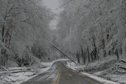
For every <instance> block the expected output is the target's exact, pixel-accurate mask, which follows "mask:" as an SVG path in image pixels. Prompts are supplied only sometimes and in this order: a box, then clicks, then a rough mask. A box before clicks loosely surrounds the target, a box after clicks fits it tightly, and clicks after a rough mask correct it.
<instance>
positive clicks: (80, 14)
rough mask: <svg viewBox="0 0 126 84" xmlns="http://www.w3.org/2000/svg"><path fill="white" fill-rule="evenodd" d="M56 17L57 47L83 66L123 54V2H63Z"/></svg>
mask: <svg viewBox="0 0 126 84" xmlns="http://www.w3.org/2000/svg"><path fill="white" fill-rule="evenodd" d="M62 3H63V4H64V5H63V6H64V10H63V11H62V13H61V14H60V21H59V24H58V25H57V27H58V31H57V32H58V35H59V36H58V39H57V41H58V43H59V45H61V46H62V47H63V50H64V51H67V53H69V54H71V56H74V58H73V59H76V60H77V61H78V63H81V64H85V63H90V62H93V61H95V60H100V59H104V58H105V57H110V56H113V58H117V60H120V59H122V58H125V53H126V44H125V43H126V41H125V39H126V28H125V26H126V25H125V17H126V16H125V15H126V13H125V8H126V1H125V0H65V1H63V2H62Z"/></svg>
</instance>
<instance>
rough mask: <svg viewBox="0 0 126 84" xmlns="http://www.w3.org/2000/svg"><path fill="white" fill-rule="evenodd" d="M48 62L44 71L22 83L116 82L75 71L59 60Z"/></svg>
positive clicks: (99, 83) (107, 83)
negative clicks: (47, 66) (48, 66)
mask: <svg viewBox="0 0 126 84" xmlns="http://www.w3.org/2000/svg"><path fill="white" fill-rule="evenodd" d="M50 64H51V67H50V68H48V70H46V71H45V72H44V73H42V74H39V75H38V76H36V77H34V78H32V79H30V80H28V81H27V82H24V83H22V84H118V83H115V82H111V81H108V80H104V79H102V78H99V77H95V76H92V75H90V74H87V73H79V72H76V71H75V70H73V69H70V68H68V67H66V66H65V65H64V64H63V63H62V62H59V61H57V62H53V64H52V63H50ZM50 64H49V65H50Z"/></svg>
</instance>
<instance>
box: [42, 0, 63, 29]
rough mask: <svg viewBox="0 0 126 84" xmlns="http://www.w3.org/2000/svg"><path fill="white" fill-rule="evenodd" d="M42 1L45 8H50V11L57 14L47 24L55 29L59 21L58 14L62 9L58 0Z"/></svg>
mask: <svg viewBox="0 0 126 84" xmlns="http://www.w3.org/2000/svg"><path fill="white" fill-rule="evenodd" d="M43 2H44V5H45V6H46V7H47V8H49V9H51V11H52V12H54V13H55V14H56V15H57V16H56V17H55V19H53V20H52V21H51V22H50V24H49V25H50V29H56V27H57V24H58V21H59V17H58V15H59V14H60V12H61V11H62V9H61V8H60V0H43Z"/></svg>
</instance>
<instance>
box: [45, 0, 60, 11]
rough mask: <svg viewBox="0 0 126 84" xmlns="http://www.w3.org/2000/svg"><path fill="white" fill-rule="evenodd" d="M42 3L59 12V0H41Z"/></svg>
mask: <svg viewBox="0 0 126 84" xmlns="http://www.w3.org/2000/svg"><path fill="white" fill-rule="evenodd" d="M43 2H44V5H46V7H48V8H50V9H51V10H52V11H53V12H55V13H60V11H61V9H59V6H60V0H43Z"/></svg>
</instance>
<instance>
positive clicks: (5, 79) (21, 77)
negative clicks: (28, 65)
mask: <svg viewBox="0 0 126 84" xmlns="http://www.w3.org/2000/svg"><path fill="white" fill-rule="evenodd" d="M58 61H62V62H65V61H67V67H69V68H71V69H73V70H78V69H83V68H85V66H81V65H76V64H74V63H71V62H69V61H68V59H59V60H56V61H53V62H42V63H41V65H42V66H44V67H42V68H39V70H38V72H37V73H36V71H27V72H19V73H13V74H11V73H10V74H5V75H2V76H0V84H20V83H22V82H24V81H27V80H29V79H31V78H33V77H35V76H36V75H38V74H40V73H43V72H45V71H48V70H49V69H50V68H52V66H53V64H54V63H55V62H58ZM81 74H83V75H86V76H88V77H91V78H93V79H95V80H98V81H100V82H102V83H104V84H119V83H117V82H112V81H109V80H105V79H103V78H101V77H97V76H95V75H91V74H88V73H85V72H82V73H81ZM108 76H109V75H108ZM110 76H112V78H114V79H113V80H115V79H118V80H122V81H123V82H126V81H125V79H126V76H120V75H118V76H116V75H110ZM110 76H109V77H110ZM52 77H53V76H52ZM118 80H117V81H118ZM124 84H125V83H124Z"/></svg>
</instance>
